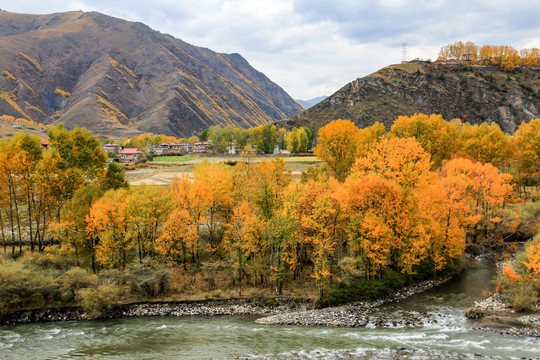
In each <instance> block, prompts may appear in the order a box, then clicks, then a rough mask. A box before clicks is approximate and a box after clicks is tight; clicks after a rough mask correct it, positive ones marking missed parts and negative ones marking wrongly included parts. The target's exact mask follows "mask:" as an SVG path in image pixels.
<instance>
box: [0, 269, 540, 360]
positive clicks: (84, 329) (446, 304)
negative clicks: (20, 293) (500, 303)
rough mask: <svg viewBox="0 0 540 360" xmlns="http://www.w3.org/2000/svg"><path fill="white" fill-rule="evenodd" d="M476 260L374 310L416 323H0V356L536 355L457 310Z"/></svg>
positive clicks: (472, 288)
mask: <svg viewBox="0 0 540 360" xmlns="http://www.w3.org/2000/svg"><path fill="white" fill-rule="evenodd" d="M493 273H494V272H493V266H492V265H489V264H486V263H483V264H482V265H481V266H479V267H478V268H476V269H472V270H468V271H466V272H465V273H463V274H462V275H461V276H459V277H458V278H456V279H454V280H452V281H451V282H449V283H447V284H445V285H443V286H441V287H439V288H436V289H432V290H430V291H428V292H425V293H423V294H420V295H416V296H414V297H412V298H409V299H406V300H403V301H401V302H398V303H393V304H389V305H386V306H383V307H382V308H381V309H380V311H381V312H386V313H388V314H392V313H394V312H396V311H397V312H399V311H408V312H411V311H412V312H418V313H422V314H425V313H427V314H428V315H426V316H431V317H434V318H435V319H436V320H437V322H436V323H435V324H431V325H427V326H422V327H417V328H335V327H292V326H271V325H259V324H256V323H254V320H255V319H256V317H252V316H222V317H193V318H190V317H180V318H172V317H149V318H125V319H111V320H99V321H79V322H57V323H37V324H23V325H15V326H3V327H0V359H73V358H91V359H234V358H255V359H267V358H269V359H289V358H293V359H404V358H407V359H469V358H481V357H482V356H486V357H500V358H503V359H506V358H531V359H540V339H537V338H532V337H512V336H509V335H501V334H498V333H494V332H484V331H477V330H474V329H473V328H474V327H476V326H477V325H478V323H476V322H475V321H471V320H467V319H465V317H464V316H463V310H464V309H465V308H467V307H469V306H471V305H472V304H473V302H474V301H475V300H478V299H480V298H481V297H482V295H483V294H484V293H485V291H488V290H490V289H491V288H492V287H493V285H492V284H491V281H490V280H491V278H492V277H493Z"/></svg>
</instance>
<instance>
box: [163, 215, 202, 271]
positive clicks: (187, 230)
mask: <svg viewBox="0 0 540 360" xmlns="http://www.w3.org/2000/svg"><path fill="white" fill-rule="evenodd" d="M197 237H198V234H197V229H196V224H194V222H193V219H192V217H191V214H190V213H189V211H188V210H186V209H183V208H175V209H173V210H172V211H171V213H170V215H169V217H168V219H167V222H166V223H165V226H164V227H163V230H162V232H161V235H160V236H159V237H158V238H157V239H156V241H155V250H156V252H157V253H158V254H160V256H161V257H162V258H163V259H165V261H167V262H168V263H173V264H183V265H184V268H186V266H187V263H188V262H189V261H190V259H189V258H190V257H189V252H191V253H192V259H193V258H194V255H193V254H195V250H194V249H197V248H198V238H197Z"/></svg>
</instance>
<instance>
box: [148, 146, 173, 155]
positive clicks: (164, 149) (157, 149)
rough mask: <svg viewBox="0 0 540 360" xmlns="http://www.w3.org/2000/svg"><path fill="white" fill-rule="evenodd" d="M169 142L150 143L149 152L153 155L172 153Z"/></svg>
mask: <svg viewBox="0 0 540 360" xmlns="http://www.w3.org/2000/svg"><path fill="white" fill-rule="evenodd" d="M166 145H167V144H161V145H148V153H149V154H152V155H167V154H169V153H170V151H169V147H168V146H166Z"/></svg>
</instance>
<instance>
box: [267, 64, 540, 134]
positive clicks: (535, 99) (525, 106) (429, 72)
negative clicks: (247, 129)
mask: <svg viewBox="0 0 540 360" xmlns="http://www.w3.org/2000/svg"><path fill="white" fill-rule="evenodd" d="M539 90H540V69H526V68H523V69H516V70H515V71H514V72H511V73H507V72H502V71H500V70H499V68H498V67H496V66H484V65H474V64H472V63H469V62H457V61H447V62H434V63H430V62H422V61H414V62H409V63H404V64H398V65H391V66H388V67H385V68H383V69H381V70H379V71H377V72H376V73H374V74H371V75H368V76H366V77H364V78H360V79H357V80H354V81H353V82H351V83H349V84H347V85H345V86H344V87H342V88H341V89H340V90H338V91H337V92H336V93H334V94H333V95H331V96H330V97H328V98H327V99H325V100H323V101H321V102H320V103H319V104H317V105H315V106H313V107H311V108H310V109H308V110H305V111H303V112H301V113H300V114H298V115H295V116H292V117H289V118H287V119H284V120H282V121H279V122H278V123H277V124H278V125H279V126H282V127H285V128H289V129H290V128H292V127H300V126H309V127H311V128H312V129H314V130H317V129H319V128H320V127H321V126H324V125H325V124H327V123H329V122H331V121H332V120H335V119H348V120H351V121H354V122H355V123H356V124H357V125H358V126H360V127H367V126H370V125H372V124H373V123H374V122H375V121H379V122H382V123H384V125H385V126H386V128H387V129H390V126H391V125H392V123H393V121H394V119H396V118H397V117H398V116H400V115H408V116H410V115H413V114H415V113H426V114H433V113H436V114H442V115H443V117H444V118H445V119H446V120H451V119H453V118H460V119H461V120H462V121H467V122H470V123H473V124H478V123H482V122H489V123H491V122H496V123H497V124H498V125H499V126H500V127H501V128H502V129H503V130H504V131H506V132H508V133H513V132H514V131H515V130H516V129H517V127H518V126H519V124H521V123H522V122H524V121H525V122H527V121H530V120H531V119H534V118H540V96H539Z"/></svg>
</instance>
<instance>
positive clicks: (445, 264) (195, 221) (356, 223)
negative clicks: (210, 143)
mask: <svg viewBox="0 0 540 360" xmlns="http://www.w3.org/2000/svg"><path fill="white" fill-rule="evenodd" d="M49 144H50V147H51V149H50V150H45V151H42V150H41V148H40V146H39V145H40V142H39V140H38V139H36V138H33V137H31V136H29V135H26V134H24V133H20V134H18V135H17V136H15V137H14V138H13V139H11V140H10V141H6V142H4V143H2V144H1V151H0V202H1V203H0V205H1V206H0V225H1V236H2V244H3V256H2V258H1V262H0V308H1V310H2V311H3V312H12V311H14V310H18V309H28V308H33V307H39V308H43V307H53V306H60V305H66V304H78V305H80V306H82V307H83V309H86V311H88V312H90V314H92V315H93V316H99V315H100V314H102V313H104V312H106V311H108V310H110V309H111V308H113V307H114V305H115V304H119V303H126V302H133V301H141V300H151V299H161V300H163V299H166V300H181V299H201V298H210V297H216V298H217V297H233V296H234V294H235V293H236V294H237V295H238V296H246V295H249V294H255V295H253V296H259V295H257V294H261V293H265V294H275V295H281V294H283V293H285V294H288V295H289V296H290V297H292V298H295V297H304V296H307V297H311V298H314V299H317V300H318V302H319V304H320V305H331V304H338V303H345V302H350V301H357V300H361V299H375V298H381V297H385V296H388V295H390V294H391V293H393V292H394V291H395V290H397V289H399V288H402V287H404V286H406V285H409V284H412V283H415V282H418V281H421V280H425V279H432V278H437V277H442V276H446V275H448V274H451V273H454V272H456V271H459V269H460V268H461V267H462V264H463V254H464V252H467V253H471V254H479V253H483V252H485V251H489V250H491V249H502V250H503V251H506V250H505V249H506V246H507V245H508V244H513V243H514V242H515V241H517V240H524V239H527V238H529V237H532V235H534V233H535V232H536V231H537V224H536V219H537V218H538V212H539V202H538V200H537V199H536V197H537V194H538V185H539V181H540V176H539V175H540V169H539V166H540V161H539V159H540V120H533V121H531V122H530V123H524V124H522V125H521V126H520V128H519V130H518V131H517V132H516V133H515V134H514V135H512V136H511V135H506V134H504V133H503V132H502V131H501V130H500V129H499V128H498V127H497V125H488V124H482V125H470V124H462V123H461V122H460V121H458V120H452V121H450V122H448V121H445V120H444V119H443V118H442V117H441V116H437V115H431V116H427V115H422V114H419V115H414V116H411V117H399V118H398V119H396V120H395V122H394V125H393V126H392V128H391V129H390V131H389V132H386V130H385V129H384V126H382V125H381V124H378V123H376V124H374V125H373V126H371V127H369V128H365V129H358V128H357V127H356V126H355V125H354V124H353V123H352V122H349V121H346V120H337V121H334V122H332V123H330V124H328V125H326V126H324V127H322V128H321V129H320V130H319V133H318V138H317V146H316V148H315V155H316V156H317V157H318V158H319V159H320V160H321V163H322V166H320V167H313V168H311V169H309V170H308V171H306V172H304V173H303V174H302V177H301V180H300V181H293V180H292V177H291V175H290V173H289V172H288V171H287V170H286V168H285V166H284V161H283V160H281V159H279V158H276V159H274V160H271V161H270V160H267V161H263V162H261V163H254V162H253V161H252V160H251V159H252V150H251V151H250V147H249V146H248V147H247V149H246V151H244V154H243V159H244V161H242V162H239V163H238V164H236V165H234V166H228V165H225V164H213V163H209V162H205V163H202V164H200V165H198V166H197V167H196V169H195V171H194V173H193V180H190V179H188V178H177V179H175V180H174V181H173V183H172V184H171V186H170V187H159V186H136V187H129V186H128V185H127V183H126V182H125V180H124V178H123V170H122V169H121V168H119V167H118V166H117V165H114V164H111V165H109V166H108V167H105V159H106V156H105V154H104V153H103V151H102V150H101V148H100V147H99V142H98V141H97V140H96V138H95V137H94V136H93V135H92V134H91V133H90V132H89V131H87V130H84V129H74V130H73V131H67V130H66V129H64V128H63V127H62V126H58V127H55V128H53V129H52V130H51V131H50V133H49ZM534 201H536V202H534ZM535 241H536V242H533V243H532V244H533V245H530V246H529V247H527V249H529V248H531V249H533V250H526V251H527V254H528V255H527V257H526V259H527V260H525V261H523V262H522V264H523V266H524V267H517V266H516V267H515V268H512V269H514V270H515V271H517V272H518V273H519V274H520V275H519V276H520V278H519V279H520V282H523V283H525V284H529V283H530V284H536V285H534V286H528V285H527V286H523V287H522V288H523V289H524V290H523V291H527V293H528V294H530V295H527V296H530V297H531V298H535V297H536V296H537V295H538V286H537V284H538V276H539V272H538V268H537V266H538V261H539V260H538V259H539V257H540V251H538V241H537V240H535ZM518 258H519V257H518ZM531 264H532V265H531ZM520 271H521V272H520ZM518 273H516V274H518ZM516 276H517V275H516ZM507 279H509V281H510V282H512V284H514V283H516V284H517V283H518V281H515V282H513V281H512V279H513V278H512V277H508V276H507ZM505 289H510V290H509V291H513V290H511V289H512V287H511V286H510V285H505ZM520 291H521V290H520ZM260 302H261V303H262V304H267V305H268V304H270V305H271V303H272V299H269V300H268V302H266V300H261V301H260ZM516 305H517V304H516Z"/></svg>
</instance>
